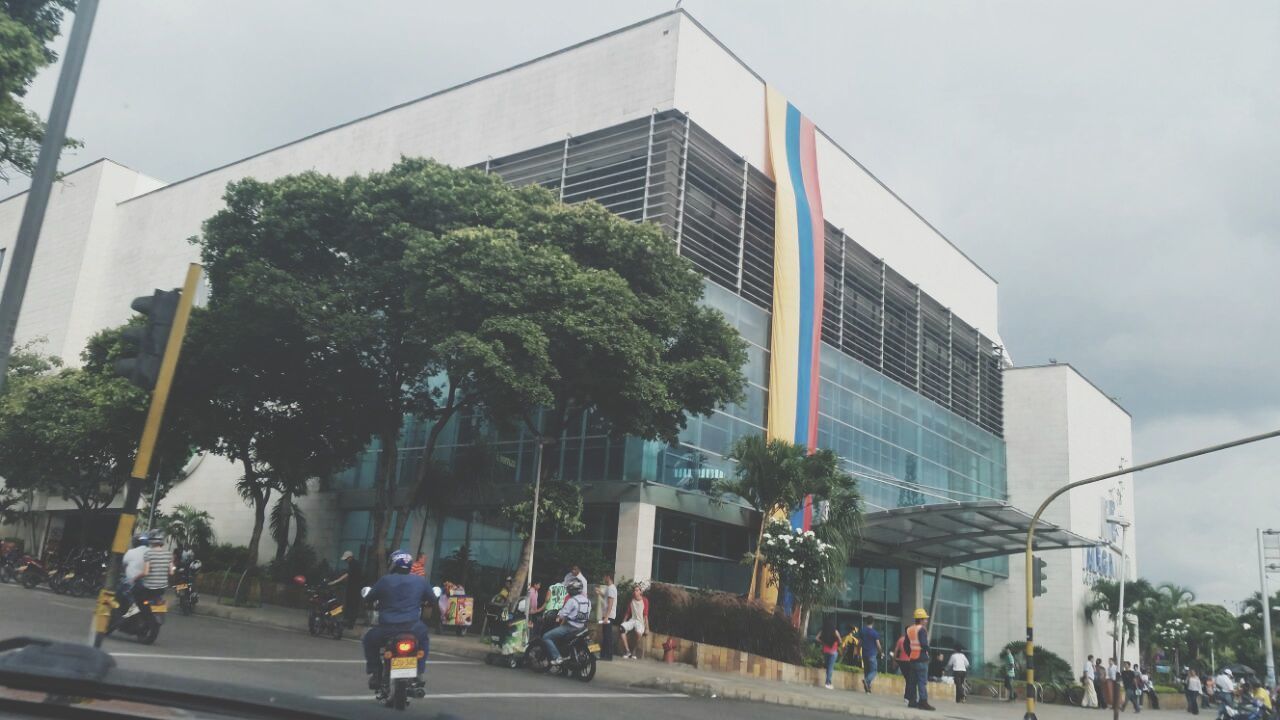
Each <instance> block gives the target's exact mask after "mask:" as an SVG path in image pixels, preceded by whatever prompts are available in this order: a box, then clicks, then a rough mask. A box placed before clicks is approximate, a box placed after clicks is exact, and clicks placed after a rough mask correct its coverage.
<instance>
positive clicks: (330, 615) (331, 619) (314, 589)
mask: <svg viewBox="0 0 1280 720" xmlns="http://www.w3.org/2000/svg"><path fill="white" fill-rule="evenodd" d="M293 582H294V584H295V585H301V586H302V587H303V588H305V589H306V591H307V602H308V603H309V604H310V605H311V607H310V609H309V610H308V611H307V630H309V631H311V634H312V635H328V636H329V637H332V638H333V639H334V640H341V639H342V631H343V629H344V626H343V624H342V601H341V600H339V599H338V596H337V595H335V594H334V593H333V588H332V587H330V586H329V584H328V583H326V582H325V581H323V580H321V581H320V582H319V583H316V584H314V585H308V584H307V579H306V578H305V577H303V576H301V575H297V576H295V577H294V578H293Z"/></svg>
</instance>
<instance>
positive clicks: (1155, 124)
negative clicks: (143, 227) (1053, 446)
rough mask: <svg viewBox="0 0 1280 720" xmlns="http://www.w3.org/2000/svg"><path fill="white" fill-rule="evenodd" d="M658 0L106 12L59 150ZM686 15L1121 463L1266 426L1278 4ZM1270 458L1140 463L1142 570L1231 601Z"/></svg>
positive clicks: (1271, 406)
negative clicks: (1066, 397)
mask: <svg viewBox="0 0 1280 720" xmlns="http://www.w3.org/2000/svg"><path fill="white" fill-rule="evenodd" d="M672 5H673V3H672V2H668V1H667V0H662V1H661V2H657V1H653V2H649V1H645V2H631V3H626V4H623V3H588V2H543V3H537V4H534V3H523V2H514V0H512V1H507V2H482V3H471V4H461V5H458V4H451V5H446V4H443V3H431V4H425V3H423V4H418V5H414V6H412V7H409V6H406V5H404V4H401V3H391V2H382V3H367V4H365V5H362V6H361V9H360V11H359V12H356V13H353V12H351V11H350V9H349V8H345V7H339V6H336V5H326V4H319V3H302V2H294V3H284V2H280V3H251V2H244V1H241V2H217V3H208V2H207V3H202V4H195V3H109V4H106V5H104V7H103V9H102V10H101V11H100V15H99V25H98V28H97V30H96V32H95V36H94V39H93V47H92V49H91V54H90V62H89V65H88V66H87V67H86V69H85V73H84V77H83V80H82V84H81V93H80V96H79V98H78V100H77V105H76V111H75V114H74V116H73V119H72V128H71V129H72V133H73V134H74V135H76V136H77V137H80V138H81V139H83V140H85V142H86V147H85V149H84V150H82V151H80V153H79V157H78V158H75V159H73V162H76V161H88V160H91V159H94V158H96V157H98V156H101V155H106V156H109V157H112V158H113V159H115V160H117V161H119V162H122V163H124V164H126V165H130V166H132V167H136V168H138V169H140V170H142V171H144V172H147V173H150V174H154V175H156V176H158V177H161V178H162V179H166V180H174V179H178V178H181V177H183V176H186V175H189V174H192V173H195V172H198V171H200V170H203V169H206V168H208V167H210V166H213V165H217V164H222V163H226V162H229V161H232V160H235V159H237V158H239V157H242V156H244V155H247V154H250V153H252V152H256V151H259V150H262V149H264V148H267V147H270V146H273V145H276V144H279V143H283V142H287V141H289V140H292V139H294V138H297V137H299V136H301V135H304V134H306V133H310V132H314V131H316V130H320V129H323V128H325V127H328V126H330V125H333V124H336V123H339V122H343V121H346V120H349V119H351V118H353V117H356V116H359V115H362V114H366V113H369V112H374V111H377V110H379V109H382V108H384V107H387V106H390V105H393V104H395V103H399V102H403V101H405V100H408V99H412V98H414V97H417V96H420V95H424V94H426V93H428V92H431V91H434V90H437V89H440V88H442V87H445V86H448V85H451V84H454V83H457V82H461V81H464V80H467V79H470V78H472V77H474V76H476V75H480V74H482V73H486V72H490V71H493V70H497V69H500V68H502V67H505V66H508V65H511V64H514V63H516V62H520V61H523V60H526V59H529V58H531V57H533V56H535V55H538V54H541V53H544V52H548V51H551V50H554V49H556V48H559V47H562V46H564V45H567V44H569V43H572V42H576V41H579V40H582V39H585V38H587V37H590V36H592V35H595V34H598V33H601V32H605V31H607V30H610V29H612V28H615V27H619V26H621V25H624V24H627V23H629V22H633V21H635V20H638V19H640V18H642V17H645V16H647V15H650V14H655V13H657V12H661V11H664V10H667V9H669V8H670V7H672ZM684 6H685V7H686V8H687V9H689V10H690V11H691V12H693V13H694V14H695V15H696V16H697V17H698V18H699V19H700V20H701V21H702V22H703V23H704V24H706V25H707V26H708V27H709V28H710V29H711V31H712V32H714V33H716V34H717V35H718V36H719V37H720V38H721V39H722V40H723V41H724V42H725V43H726V44H727V45H729V46H730V47H731V48H733V49H734V50H735V51H736V52H737V53H738V54H739V56H740V57H742V58H743V59H744V60H745V61H746V62H747V63H748V64H750V65H752V66H753V67H754V68H755V69H756V70H758V71H759V72H760V73H761V74H763V75H764V76H765V77H767V78H770V79H771V80H772V81H774V82H776V83H777V84H778V85H779V86H780V87H781V88H782V90H783V91H784V92H785V93H787V94H788V95H789V96H790V97H791V98H792V100H793V101H794V102H795V103H796V104H797V105H798V106H800V107H801V108H802V109H803V110H804V111H805V112H806V113H807V114H808V115H810V116H811V117H813V118H814V119H815V121H816V122H818V124H820V125H821V126H823V127H824V129H826V130H827V131H828V132H830V133H831V134H832V135H833V136H834V137H836V138H837V139H839V140H840V141H841V142H842V144H844V145H845V147H847V148H848V149H849V150H850V151H851V152H852V153H853V154H854V155H855V156H857V157H858V158H859V159H860V160H862V161H863V162H864V163H865V164H867V165H868V166H869V167H870V168H871V169H872V170H873V171H875V172H876V173H877V174H878V175H880V176H881V177H882V178H883V179H884V180H885V181H886V182H887V183H888V184H890V185H891V186H892V187H894V188H895V190H897V191H898V192H899V193H900V194H901V195H902V196H903V197H905V198H907V199H908V201H910V202H911V203H912V204H913V205H914V206H915V207H916V208H917V209H919V210H920V211H921V212H922V213H923V214H924V215H925V216H926V217H928V218H930V220H931V221H933V223H934V224H935V225H936V226H938V227H940V228H941V229H942V230H943V231H944V232H945V233H947V234H948V236H949V237H951V239H952V240H953V241H955V242H956V243H957V244H958V245H959V246H960V247H962V248H963V249H964V250H965V251H966V252H967V253H969V254H970V255H971V256H972V257H974V258H975V259H976V260H978V262H979V263H980V264H982V265H983V266H984V267H985V268H986V269H987V270H989V271H990V272H991V273H992V274H993V275H994V276H996V277H997V278H998V279H999V280H1000V282H1001V300H1002V334H1003V336H1004V338H1005V340H1006V341H1007V342H1008V344H1009V347H1010V350H1011V352H1012V353H1013V356H1014V358H1015V359H1016V360H1018V361H1019V362H1022V363H1031V362H1041V361H1044V360H1045V359H1047V358H1049V357H1055V358H1058V359H1061V360H1070V361H1071V362H1073V363H1074V364H1075V365H1076V366H1077V367H1078V368H1080V369H1081V370H1082V371H1083V372H1085V373H1086V374H1087V375H1089V376H1090V377H1091V378H1092V379H1093V380H1094V381H1096V382H1097V383H1098V384H1099V385H1100V386H1102V387H1103V388H1105V389H1106V390H1107V391H1108V392H1110V393H1112V394H1113V395H1115V396H1117V397H1119V398H1120V400H1121V402H1122V403H1123V404H1124V405H1125V406H1126V407H1127V408H1128V409H1129V410H1130V411H1132V412H1133V415H1134V421H1135V426H1136V431H1137V432H1136V436H1137V446H1138V447H1137V455H1138V459H1139V460H1141V459H1144V458H1152V457H1155V456H1157V455H1160V454H1162V453H1167V452H1175V451H1178V450H1181V449H1185V448H1189V447H1194V446H1198V445H1201V444H1207V443H1211V442H1215V441H1219V440H1223V439H1227V438H1229V437H1230V436H1232V435H1238V434H1247V433H1251V432H1258V431H1261V430H1264V429H1270V428H1273V427H1276V426H1277V425H1280V390H1278V389H1277V387H1278V386H1277V383H1275V382H1274V380H1273V375H1274V374H1275V366H1276V362H1275V358H1276V357H1278V356H1280V320H1277V316H1276V313H1275V310H1274V308H1275V305H1276V299H1277V292H1276V290H1275V280H1274V278H1275V275H1276V272H1277V269H1280V237H1278V235H1280V204H1277V203H1276V196H1277V188H1280V134H1278V133H1277V132H1276V127H1277V120H1278V119H1280V8H1278V7H1277V6H1276V5H1275V4H1274V3H1267V2H1262V1H1260V0H1259V1H1256V2H1236V3H1230V4H1218V3H1178V2H1168V1H1166V0H1147V1H1145V2H1132V3H1120V4H1116V3H1104V2H1074V3H1045V2H1011V1H1005V2H993V1H984V2H948V3H937V2H904V1H901V0H895V1H894V2H887V1H886V2H877V3H870V2H857V3H848V2H833V1H828V2H812V3H805V4H801V3H779V2H765V1H764V0H749V1H746V0H735V1H733V2H730V1H729V0H720V1H718V2H715V1H712V0H704V1H699V0H686V2H685V3H684ZM52 86H53V74H52V73H46V75H45V76H43V77H42V78H41V80H40V82H39V83H38V85H37V87H36V88H34V90H33V92H32V94H31V100H32V103H33V105H34V106H35V107H37V108H40V109H41V110H42V111H43V109H44V108H47V106H48V102H49V99H50V97H51V93H52ZM76 164H78V162H77V163H76ZM1277 459H1280V447H1276V446H1273V447H1267V448H1263V447H1259V448H1254V449H1252V450H1247V451H1239V452H1237V453H1235V454H1232V455H1229V456H1222V457H1216V458H1212V459H1204V460H1200V461H1196V462H1195V463H1192V464H1188V465H1186V466H1183V467H1176V468H1170V469H1169V470H1167V471H1165V472H1161V473H1158V474H1157V473H1152V474H1150V476H1149V477H1143V478H1142V479H1140V480H1139V482H1138V491H1137V493H1138V498H1139V509H1138V514H1139V518H1140V521H1139V522H1140V527H1139V537H1140V543H1139V553H1140V559H1141V563H1142V564H1141V569H1142V572H1143V573H1144V574H1146V575H1148V576H1151V577H1154V578H1156V579H1158V580H1172V581H1177V582H1180V583H1184V584H1189V585H1191V586H1193V587H1195V588H1197V589H1198V590H1199V591H1200V592H1201V595H1202V597H1204V598H1205V599H1211V600H1225V599H1235V598H1239V597H1243V596H1244V595H1246V594H1247V593H1249V592H1251V591H1252V590H1253V589H1254V587H1255V585H1256V574H1251V573H1249V572H1242V571H1241V568H1245V567H1246V565H1245V564H1244V563H1245V561H1246V560H1248V558H1249V557H1251V556H1252V553H1253V552H1254V550H1253V544H1252V535H1251V533H1252V528H1254V527H1256V526H1258V525H1262V524H1267V523H1270V524H1280V520H1274V519H1271V517H1273V516H1274V512H1273V509H1274V508H1275V507H1276V506H1277V498H1278V496H1280V493H1277V491H1276V489H1275V485H1274V483H1273V482H1271V481H1270V480H1268V478H1267V476H1266V474H1267V472H1268V471H1269V468H1274V467H1276V466H1277V463H1276V460H1277ZM1224 553H1225V554H1227V555H1228V556H1230V557H1239V558H1241V564H1240V565H1239V566H1232V567H1226V568H1224V567H1222V563H1221V562H1219V559H1220V558H1222V557H1223V556H1224Z"/></svg>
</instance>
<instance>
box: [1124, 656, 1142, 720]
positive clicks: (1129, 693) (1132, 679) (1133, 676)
mask: <svg viewBox="0 0 1280 720" xmlns="http://www.w3.org/2000/svg"><path fill="white" fill-rule="evenodd" d="M1120 684H1122V685H1124V704H1123V705H1121V706H1120V709H1121V710H1124V709H1125V707H1126V706H1127V705H1128V704H1129V703H1133V711H1134V712H1135V713H1140V712H1142V707H1141V706H1140V705H1138V673H1136V672H1134V670H1133V668H1132V667H1131V666H1130V665H1129V661H1128V660H1125V661H1124V669H1122V670H1121V671H1120Z"/></svg>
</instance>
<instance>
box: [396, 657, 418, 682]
mask: <svg viewBox="0 0 1280 720" xmlns="http://www.w3.org/2000/svg"><path fill="white" fill-rule="evenodd" d="M416 677H418V658H416V657H393V658H391V679H392V680H399V679H400V678H416Z"/></svg>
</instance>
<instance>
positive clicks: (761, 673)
mask: <svg viewBox="0 0 1280 720" xmlns="http://www.w3.org/2000/svg"><path fill="white" fill-rule="evenodd" d="M669 637H671V636H670V635H664V634H662V633H648V634H646V635H645V636H644V639H643V640H642V642H641V647H642V648H643V649H644V654H645V656H646V657H651V658H654V659H657V660H661V659H662V655H663V650H662V644H663V643H665V642H666V641H667V638H669ZM675 640H676V643H677V645H676V662H680V663H684V664H686V665H692V666H694V667H696V668H698V669H699V670H711V671H713V672H725V673H736V674H738V675H746V676H748V677H753V678H759V679H761V680H771V681H774V682H783V683H789V684H792V685H808V686H813V687H821V686H822V684H823V681H825V680H826V677H827V670H826V668H815V667H808V666H807V665H793V664H791V663H785V662H782V661H781V660H774V659H772V658H766V657H761V656H759V655H753V654H751V653H748V652H745V651H743V650H735V649H733V648H727V647H720V646H718V645H709V644H707V643H699V642H693V641H692V640H686V639H684V638H676V639H675ZM831 684H832V686H833V687H835V688H838V689H840V690H857V691H860V690H862V673H861V672H848V671H845V670H836V671H835V672H834V673H832V674H831ZM871 690H872V692H873V693H875V694H877V695H897V696H899V697H900V696H902V694H903V692H904V691H905V690H906V682H905V681H904V680H903V678H902V676H901V675H884V674H881V675H877V676H876V679H875V682H874V684H873V685H872V688H871ZM955 699H956V691H955V686H954V685H949V684H947V683H940V682H931V683H929V702H931V703H935V704H936V703H937V702H938V701H944V702H955ZM1160 700H1161V707H1164V704H1163V703H1164V697H1163V696H1161V698H1160ZM1170 707H1172V705H1170Z"/></svg>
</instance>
